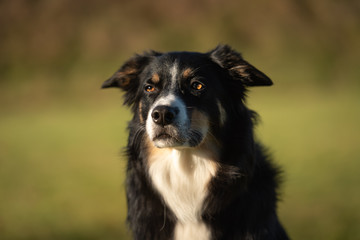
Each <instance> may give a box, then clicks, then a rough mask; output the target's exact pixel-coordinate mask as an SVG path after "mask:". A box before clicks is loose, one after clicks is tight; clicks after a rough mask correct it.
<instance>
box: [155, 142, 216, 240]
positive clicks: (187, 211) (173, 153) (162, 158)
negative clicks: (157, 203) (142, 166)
mask: <svg viewBox="0 0 360 240" xmlns="http://www.w3.org/2000/svg"><path fill="white" fill-rule="evenodd" d="M210 158H211V157H210V156H209V155H207V154H206V153H204V152H202V151H197V150H176V149H171V150H165V149H164V150H161V149H159V150H157V151H154V152H153V154H151V159H150V161H149V162H150V166H149V167H150V168H149V173H150V177H151V179H152V181H153V184H154V186H155V188H156V189H157V190H158V191H159V193H160V194H161V196H162V197H163V199H164V201H165V203H166V204H167V205H168V207H169V208H170V209H171V210H172V211H173V212H174V214H175V215H176V217H177V219H178V223H177V226H176V229H175V237H176V239H190V238H189V237H190V236H193V237H196V238H194V239H208V238H209V236H210V235H209V231H208V230H207V227H206V226H205V224H204V223H202V221H201V209H202V205H203V202H204V199H205V197H206V196H207V194H208V184H209V182H210V179H211V177H213V176H215V174H216V170H217V165H216V163H214V162H213V161H211V159H210ZM195 226H198V227H195ZM200 235H201V236H202V237H201V238H199V237H200ZM183 237H185V238H183Z"/></svg>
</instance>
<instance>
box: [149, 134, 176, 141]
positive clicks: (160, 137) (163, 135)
mask: <svg viewBox="0 0 360 240" xmlns="http://www.w3.org/2000/svg"><path fill="white" fill-rule="evenodd" d="M171 138H173V137H172V136H171V135H170V134H168V133H160V134H158V135H157V136H155V137H154V139H153V141H156V140H167V139H171Z"/></svg>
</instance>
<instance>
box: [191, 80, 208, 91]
mask: <svg viewBox="0 0 360 240" xmlns="http://www.w3.org/2000/svg"><path fill="white" fill-rule="evenodd" d="M191 87H192V88H193V89H195V90H197V91H200V90H203V89H204V88H205V85H204V84H202V83H201V82H193V83H192V84H191Z"/></svg>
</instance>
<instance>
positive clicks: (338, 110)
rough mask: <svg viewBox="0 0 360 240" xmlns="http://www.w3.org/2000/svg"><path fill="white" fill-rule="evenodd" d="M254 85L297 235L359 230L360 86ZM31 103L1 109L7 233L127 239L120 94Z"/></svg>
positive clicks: (1, 197)
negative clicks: (329, 88)
mask: <svg viewBox="0 0 360 240" xmlns="http://www.w3.org/2000/svg"><path fill="white" fill-rule="evenodd" d="M249 95H250V98H249V105H250V106H251V107H252V108H253V109H256V110H257V111H258V112H259V114H260V115H261V116H262V122H261V123H260V125H259V126H258V127H257V135H258V136H259V138H260V139H262V141H263V142H264V143H265V144H266V145H267V146H269V147H270V149H271V152H272V153H273V155H274V158H275V160H276V162H278V163H279V164H280V165H282V166H283V169H284V171H285V182H284V184H283V188H282V192H283V194H282V199H283V201H282V202H281V203H280V204H279V211H280V218H281V220H282V222H283V224H284V225H285V227H286V228H287V230H288V232H289V234H290V235H291V236H292V238H293V239H307V240H311V239H314V240H315V239H328V240H331V239H342V240H343V239H359V238H360V230H359V227H358V226H359V225H360V191H359V183H360V174H359V169H360V161H359V160H360V152H359V143H360V127H359V123H360V111H359V109H360V95H359V94H357V92H356V91H354V90H350V89H348V90H346V91H345V90H344V91H339V90H338V91H326V92H325V93H324V92H321V91H317V90H314V89H312V90H311V89H307V88H302V89H300V90H299V89H297V90H293V91H291V90H287V91H283V90H279V89H276V88H274V89H273V90H270V88H258V89H254V90H253V91H252V92H251V93H250V94H249ZM96 97H98V98H99V99H100V102H96V101H94V99H96ZM23 104H24V105H23V106H21V107H20V106H18V107H17V108H15V109H10V108H7V109H6V110H4V111H3V112H2V114H1V115H2V116H1V118H0V132H1V135H0V149H1V151H0V159H1V162H0V239H128V235H127V232H126V226H125V223H124V222H125V215H126V205H125V200H124V190H123V180H124V173H125V160H124V159H123V158H122V157H121V154H120V152H121V151H120V150H121V148H122V147H123V146H125V143H126V135H127V134H126V129H125V128H126V122H127V121H128V119H129V117H130V115H129V112H128V111H127V110H126V109H124V108H122V107H121V103H120V94H119V93H118V92H117V91H106V92H105V91H98V92H97V93H96V96H95V97H94V96H93V97H91V99H90V98H89V99H82V100H81V101H78V99H76V98H75V99H66V100H65V99H62V100H61V99H60V100H59V99H58V100H56V101H51V102H48V103H47V104H43V105H42V106H37V107H35V108H34V106H32V105H31V104H30V105H29V106H28V105H26V103H25V102H24V103H23Z"/></svg>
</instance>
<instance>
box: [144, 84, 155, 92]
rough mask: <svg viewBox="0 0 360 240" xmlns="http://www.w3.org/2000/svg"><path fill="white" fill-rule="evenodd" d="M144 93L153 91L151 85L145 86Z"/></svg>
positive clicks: (153, 88)
mask: <svg viewBox="0 0 360 240" xmlns="http://www.w3.org/2000/svg"><path fill="white" fill-rule="evenodd" d="M145 91H146V92H154V91H155V87H154V86H153V85H146V86H145Z"/></svg>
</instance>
